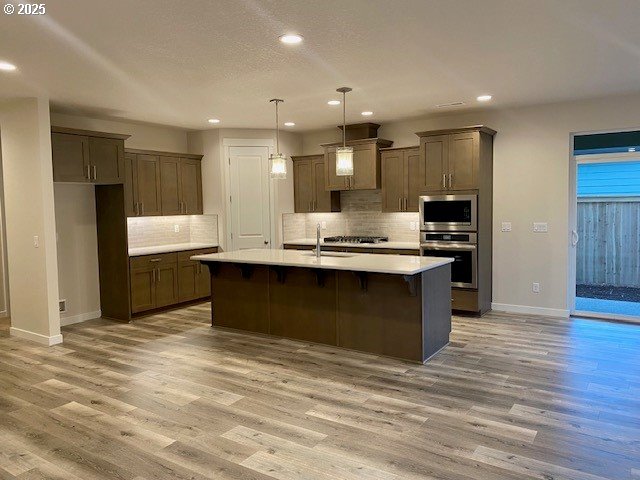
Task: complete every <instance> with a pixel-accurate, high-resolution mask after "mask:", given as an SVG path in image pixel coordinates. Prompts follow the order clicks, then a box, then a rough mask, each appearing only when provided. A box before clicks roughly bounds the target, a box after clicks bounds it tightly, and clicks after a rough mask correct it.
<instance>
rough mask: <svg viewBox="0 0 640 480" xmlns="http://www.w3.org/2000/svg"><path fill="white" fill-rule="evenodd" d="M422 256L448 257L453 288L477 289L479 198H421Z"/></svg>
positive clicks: (461, 196)
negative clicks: (450, 259) (450, 261)
mask: <svg viewBox="0 0 640 480" xmlns="http://www.w3.org/2000/svg"><path fill="white" fill-rule="evenodd" d="M419 211H420V230H421V232H420V254H421V255H423V256H429V257H449V258H453V259H454V262H453V264H452V265H451V286H453V287H462V288H477V287H478V196H477V195H429V196H422V197H420V203H419Z"/></svg>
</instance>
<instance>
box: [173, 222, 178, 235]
mask: <svg viewBox="0 0 640 480" xmlns="http://www.w3.org/2000/svg"><path fill="white" fill-rule="evenodd" d="M173 231H174V232H176V233H180V225H178V224H177V223H176V224H175V225H174V226H173Z"/></svg>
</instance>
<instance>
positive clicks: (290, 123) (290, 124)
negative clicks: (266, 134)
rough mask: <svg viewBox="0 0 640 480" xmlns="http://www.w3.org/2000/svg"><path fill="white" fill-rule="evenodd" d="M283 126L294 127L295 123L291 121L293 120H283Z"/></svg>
mask: <svg viewBox="0 0 640 480" xmlns="http://www.w3.org/2000/svg"><path fill="white" fill-rule="evenodd" d="M284 126H285V127H295V126H296V124H295V123H293V122H284Z"/></svg>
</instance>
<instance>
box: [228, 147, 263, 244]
mask: <svg viewBox="0 0 640 480" xmlns="http://www.w3.org/2000/svg"><path fill="white" fill-rule="evenodd" d="M229 183H230V187H231V249H232V250H244V249H247V248H269V246H270V244H271V238H270V237H271V219H270V192H269V147H250V146H247V147H230V148H229Z"/></svg>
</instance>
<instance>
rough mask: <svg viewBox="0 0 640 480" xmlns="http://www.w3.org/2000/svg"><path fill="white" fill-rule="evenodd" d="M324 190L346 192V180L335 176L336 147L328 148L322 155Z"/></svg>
mask: <svg viewBox="0 0 640 480" xmlns="http://www.w3.org/2000/svg"><path fill="white" fill-rule="evenodd" d="M324 172H325V183H324V185H325V190H327V191H334V192H335V191H339V190H348V189H349V187H348V183H347V182H348V179H349V178H350V177H344V176H340V175H337V174H336V147H328V148H326V149H325V154H324Z"/></svg>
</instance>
